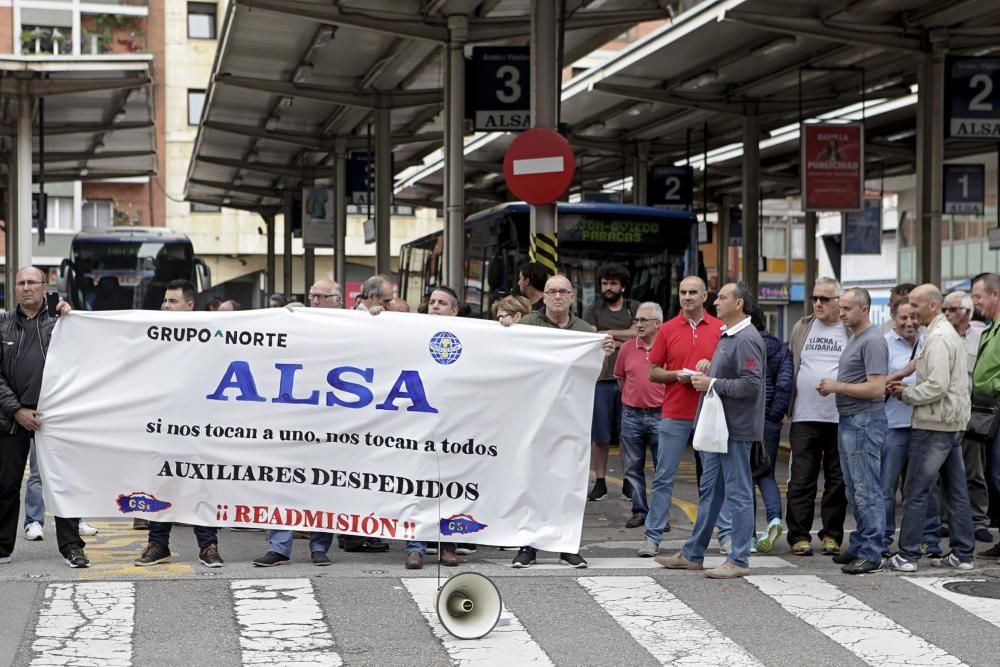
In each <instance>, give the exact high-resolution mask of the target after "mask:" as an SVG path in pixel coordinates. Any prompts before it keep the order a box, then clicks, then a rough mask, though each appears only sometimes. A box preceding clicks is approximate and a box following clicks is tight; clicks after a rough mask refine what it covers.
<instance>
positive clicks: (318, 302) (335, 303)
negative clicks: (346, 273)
mask: <svg viewBox="0 0 1000 667" xmlns="http://www.w3.org/2000/svg"><path fill="white" fill-rule="evenodd" d="M308 299H309V306H310V307H311V308H343V307H344V292H343V290H341V289H340V285H338V284H337V283H336V281H334V280H328V279H326V278H321V279H319V280H317V281H316V282H315V283H313V286H312V287H310V288H309V295H308Z"/></svg>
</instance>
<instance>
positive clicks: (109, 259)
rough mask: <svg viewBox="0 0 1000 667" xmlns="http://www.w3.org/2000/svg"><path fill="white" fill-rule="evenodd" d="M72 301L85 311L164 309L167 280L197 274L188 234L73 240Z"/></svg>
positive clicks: (188, 277)
mask: <svg viewBox="0 0 1000 667" xmlns="http://www.w3.org/2000/svg"><path fill="white" fill-rule="evenodd" d="M72 268H73V279H72V283H73V284H72V285H68V286H67V287H68V291H69V294H70V298H71V304H72V306H73V307H74V308H82V309H85V310H127V309H135V308H142V309H147V310H148V309H159V307H160V304H161V303H162V301H163V293H164V291H165V287H166V284H167V283H169V282H170V281H171V280H175V279H177V278H183V279H185V280H191V277H192V275H193V274H194V256H193V251H192V248H191V242H190V241H188V240H187V239H178V240H164V239H135V240H131V239H126V240H96V239H95V240H82V239H77V240H75V241H74V242H73V249H72Z"/></svg>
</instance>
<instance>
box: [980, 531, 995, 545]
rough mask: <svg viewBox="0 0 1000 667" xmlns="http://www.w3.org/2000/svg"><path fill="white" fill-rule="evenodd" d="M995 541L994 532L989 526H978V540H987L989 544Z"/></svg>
mask: <svg viewBox="0 0 1000 667" xmlns="http://www.w3.org/2000/svg"><path fill="white" fill-rule="evenodd" d="M992 541H993V533H991V532H990V530H989V528H976V542H986V543H987V544H989V543H990V542H992Z"/></svg>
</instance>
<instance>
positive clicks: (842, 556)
mask: <svg viewBox="0 0 1000 667" xmlns="http://www.w3.org/2000/svg"><path fill="white" fill-rule="evenodd" d="M882 557H883V558H885V556H884V555H883V556H882ZM831 560H832V561H833V562H834V563H836V564H837V565H847V564H848V563H850V562H851V561H853V560H857V559H856V558H855V557H854V555H853V554H850V553H848V552H847V549H844V550H843V551H841V552H840V553H839V554H837V555H836V556H834V557H833V558H832V559H831Z"/></svg>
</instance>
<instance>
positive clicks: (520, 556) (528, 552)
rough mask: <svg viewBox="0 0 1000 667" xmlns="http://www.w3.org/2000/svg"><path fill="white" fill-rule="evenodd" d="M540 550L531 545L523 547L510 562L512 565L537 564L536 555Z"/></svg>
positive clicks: (519, 566)
mask: <svg viewBox="0 0 1000 667" xmlns="http://www.w3.org/2000/svg"><path fill="white" fill-rule="evenodd" d="M537 554H538V552H537V551H536V550H535V549H532V548H531V547H521V550H520V551H518V552H517V555H516V556H514V560H512V561H511V562H510V566H511V567H517V568H522V567H529V566H531V565H534V564H535V556H536V555H537Z"/></svg>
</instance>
